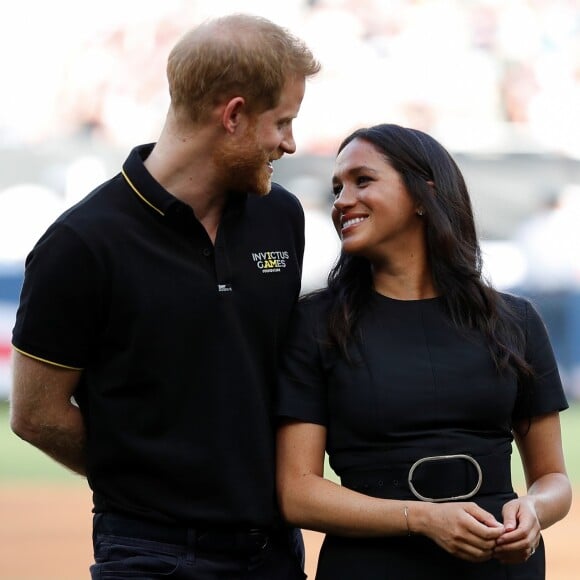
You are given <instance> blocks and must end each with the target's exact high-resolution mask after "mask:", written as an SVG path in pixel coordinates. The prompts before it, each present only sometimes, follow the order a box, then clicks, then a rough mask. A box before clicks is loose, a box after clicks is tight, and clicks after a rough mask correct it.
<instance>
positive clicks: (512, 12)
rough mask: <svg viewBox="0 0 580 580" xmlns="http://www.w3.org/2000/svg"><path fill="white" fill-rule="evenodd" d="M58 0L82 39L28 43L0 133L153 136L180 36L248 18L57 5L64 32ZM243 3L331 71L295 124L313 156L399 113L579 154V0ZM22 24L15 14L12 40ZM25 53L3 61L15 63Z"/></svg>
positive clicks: (423, 122) (180, 6) (202, 9)
mask: <svg viewBox="0 0 580 580" xmlns="http://www.w3.org/2000/svg"><path fill="white" fill-rule="evenodd" d="M59 4H61V5H63V6H62V7H63V8H67V19H66V22H69V21H71V22H72V23H73V24H74V30H75V32H74V34H73V32H72V31H71V27H67V28H64V29H63V31H62V34H59V29H58V27H56V28H55V27H46V26H44V22H43V19H42V14H41V15H40V16H41V18H40V19H39V21H38V23H37V24H36V25H34V24H32V33H33V35H31V36H35V37H37V38H38V37H39V36H40V38H39V40H40V43H35V44H34V45H33V46H32V47H29V46H28V43H26V42H23V41H22V40H21V39H20V41H19V45H20V46H21V50H20V51H19V52H20V56H25V55H26V54H29V55H30V56H29V57H28V58H29V60H30V62H29V63H28V64H29V65H32V67H30V66H28V67H21V66H16V65H14V67H13V69H12V72H13V74H14V75H17V74H18V75H19V76H20V77H21V78H20V79H19V82H18V83H17V84H14V85H11V84H10V83H9V84H8V85H7V86H8V87H9V88H8V90H7V91H6V92H5V94H4V96H3V97H2V96H0V115H1V117H0V136H2V133H3V134H4V136H5V137H10V138H11V139H13V140H21V141H26V142H31V141H35V140H36V141H38V140H41V139H46V138H51V137H53V136H54V135H61V134H75V133H80V134H84V135H87V136H90V137H92V138H96V139H101V140H104V141H106V142H108V143H111V144H114V145H118V144H121V145H126V144H129V143H130V144H133V143H134V142H135V141H140V140H147V139H148V138H152V136H154V135H156V132H157V130H158V128H159V126H160V123H161V121H162V119H163V116H164V115H165V111H166V106H167V90H166V86H165V83H164V67H165V61H166V57H167V54H168V51H169V48H170V46H171V44H172V43H173V41H174V40H175V38H176V36H177V35H178V34H180V33H181V32H182V31H183V30H185V28H187V27H189V26H191V25H192V24H195V23H196V22H197V21H201V20H202V19H204V18H206V17H207V16H213V15H215V14H216V13H220V12H229V11H235V10H240V5H239V3H236V2H233V1H225V0H222V1H214V0H212V1H207V0H205V1H202V0H197V1H194V0H167V1H166V2H162V3H161V2H159V3H150V5H149V6H145V5H144V4H143V3H142V2H136V1H133V0H119V1H117V2H114V1H112V0H103V2H100V3H99V4H98V6H97V7H96V8H95V9H91V8H90V7H86V6H85V7H83V6H80V7H79V6H78V5H79V4H82V3H73V2H68V1H66V0H55V1H54V2H53V3H50V6H52V8H46V7H45V8H41V9H42V10H45V11H47V17H48V15H49V14H50V15H51V16H52V22H51V24H54V25H55V26H56V25H57V22H55V20H58V19H55V16H54V14H55V12H56V9H57V8H58V5H59ZM19 5H20V8H17V9H16V10H17V12H16V13H17V15H18V14H19V15H20V16H21V18H22V20H23V25H24V20H25V19H26V20H28V19H27V12H28V11H29V8H30V7H31V6H33V5H34V6H36V5H38V6H40V7H42V6H44V4H41V3H40V2H38V0H36V1H34V0H23V1H22V2H21V3H19ZM243 9H244V10H248V11H254V12H257V13H261V14H263V15H264V16H267V17H269V18H272V19H274V20H276V21H279V22H280V23H281V24H284V25H286V26H288V27H289V28H291V29H292V30H294V31H295V32H297V33H298V34H299V35H301V36H302V37H304V38H305V39H306V40H307V42H308V43H309V45H310V46H311V47H312V48H313V49H314V51H315V53H316V54H317V56H318V57H319V58H320V60H321V61H322V63H323V65H324V70H323V73H322V75H321V76H320V78H318V79H317V80H316V81H315V84H316V90H312V91H310V93H309V94H308V96H307V99H306V100H305V103H304V106H303V110H302V112H301V115H300V118H299V120H298V123H297V131H298V133H299V134H298V137H299V144H300V146H301V147H302V152H303V153H328V152H334V149H335V146H336V142H337V140H338V139H339V138H340V137H341V136H343V135H344V134H346V133H347V132H349V131H350V130H351V128H352V127H354V126H359V125H367V124H370V123H375V122H378V121H383V120H385V119H396V120H397V122H398V123H400V124H404V125H405V124H406V125H409V126H413V127H416V128H422V129H425V130H427V131H430V132H432V133H435V134H437V135H438V136H440V137H442V138H444V141H445V143H446V144H447V146H449V147H451V148H452V149H456V150H457V149H461V150H473V149H482V148H483V149H486V150H492V149H494V148H505V147H512V148H513V147H517V146H518V145H519V144H520V143H524V144H528V146H532V145H537V146H540V147H546V148H549V149H550V150H557V151H559V152H564V153H566V154H569V155H572V156H575V157H578V158H580V107H578V102H580V1H579V0H287V1H286V2H283V3H277V2H266V1H260V0H248V1H247V2H244V5H243ZM48 10H51V12H50V13H49V12H48ZM96 10H98V13H97V12H96ZM97 14H98V17H97ZM29 22H30V21H29V20H28V22H26V27H29V26H30V24H29ZM14 24H15V23H14V22H12V23H11V19H10V18H8V19H6V18H5V19H4V25H3V27H4V28H5V29H6V30H5V31H4V32H6V33H7V35H8V36H7V38H8V39H10V36H11V34H12V35H14V34H17V33H16V32H14V31H13V30H11V29H12V28H14ZM35 26H36V27H37V29H36V30H35V29H34V27H35ZM44 37H46V41H45V42H42V41H43V38H44ZM4 42H6V43H8V42H9V40H6V39H5V40H4ZM16 46H18V45H16ZM13 47H14V43H12V47H10V48H11V49H12V52H6V53H5V56H4V57H0V58H4V59H6V60H7V61H12V59H13V57H14V52H13V51H14V48H13ZM27 49H28V51H29V52H28V51H27ZM34 64H36V65H37V70H34V68H33V67H34ZM38 65H40V66H38ZM38 69H40V70H38ZM43 69H47V70H43ZM38 75H40V80H41V81H42V87H40V86H39V84H38V81H39V76H38ZM23 83H24V85H26V83H30V86H31V87H36V89H37V90H36V92H34V91H31V93H30V97H31V98H28V99H16V98H13V97H10V96H9V95H10V93H12V92H13V91H22V85H23ZM39 88H42V90H38V89H39ZM6 93H8V94H6ZM1 99H4V101H7V100H9V99H11V102H10V105H11V106H10V108H7V107H6V106H2V100H1ZM33 101H34V107H32V108H31V106H30V105H31V103H32V102H33ZM19 107H22V111H20V110H19V109H18V108H19Z"/></svg>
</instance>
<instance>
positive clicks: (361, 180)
mask: <svg viewBox="0 0 580 580" xmlns="http://www.w3.org/2000/svg"><path fill="white" fill-rule="evenodd" d="M369 181H371V178H370V177H367V176H366V175H359V176H358V177H357V178H356V184H357V185H365V184H367V183H368V182H369Z"/></svg>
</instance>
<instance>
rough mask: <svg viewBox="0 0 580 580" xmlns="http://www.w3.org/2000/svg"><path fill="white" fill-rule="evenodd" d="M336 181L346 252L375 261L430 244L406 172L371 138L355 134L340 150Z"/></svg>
mask: <svg viewBox="0 0 580 580" xmlns="http://www.w3.org/2000/svg"><path fill="white" fill-rule="evenodd" d="M332 183H333V190H334V195H335V201H334V207H333V210H332V220H333V222H334V227H335V228H336V231H337V232H338V235H339V236H340V238H341V240H342V249H343V251H344V252H346V253H348V254H357V255H361V256H365V257H367V258H368V259H370V260H371V261H374V260H381V259H384V258H388V257H389V256H391V255H392V252H397V251H403V252H405V251H407V252H409V251H413V248H416V244H417V243H421V244H423V243H424V242H423V240H424V222H423V219H422V218H421V217H420V216H418V215H417V209H418V207H417V205H416V204H415V202H414V201H413V200H412V199H411V196H410V195H409V193H408V191H407V188H406V187H405V185H404V184H403V180H402V179H401V176H400V175H399V173H398V172H397V171H395V169H393V167H392V166H391V165H390V164H389V163H388V161H387V160H386V159H385V157H384V156H383V155H382V154H381V153H380V152H379V151H378V150H377V149H376V148H375V147H374V146H373V145H371V144H370V143H368V142H367V141H364V140H362V139H355V140H354V141H351V142H350V143H349V144H348V145H347V146H346V147H345V148H344V149H343V150H342V151H341V152H340V153H339V154H338V156H337V158H336V161H335V166H334V175H333V178H332Z"/></svg>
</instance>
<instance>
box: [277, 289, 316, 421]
mask: <svg viewBox="0 0 580 580" xmlns="http://www.w3.org/2000/svg"><path fill="white" fill-rule="evenodd" d="M321 320H322V317H321V316H320V311H319V307H318V305H317V304H316V303H315V302H312V301H309V300H301V301H300V302H299V303H298V304H297V306H296V308H295V310H294V314H293V317H292V321H291V324H290V330H289V334H288V340H287V342H286V345H285V348H284V351H283V353H282V357H281V364H280V372H279V381H278V398H277V413H278V416H279V417H285V418H291V419H299V420H301V421H305V422H307V423H316V424H319V425H326V423H327V410H326V409H327V404H326V389H327V386H326V377H325V373H324V369H323V364H322V357H321V348H322V340H321V336H322V332H321V328H322V327H321Z"/></svg>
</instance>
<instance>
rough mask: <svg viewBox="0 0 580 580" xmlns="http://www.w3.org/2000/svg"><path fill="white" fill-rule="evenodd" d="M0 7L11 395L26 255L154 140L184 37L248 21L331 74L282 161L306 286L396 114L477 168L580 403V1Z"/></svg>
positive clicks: (322, 270) (481, 222)
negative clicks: (345, 190)
mask: <svg viewBox="0 0 580 580" xmlns="http://www.w3.org/2000/svg"><path fill="white" fill-rule="evenodd" d="M1 1H2V7H3V8H5V10H4V11H3V17H2V19H1V20H0V70H1V71H2V77H3V88H2V91H0V400H6V399H7V398H8V397H9V365H10V336H11V330H12V325H13V322H14V315H15V310H16V305H17V301H18V295H19V291H20V285H21V282H22V272H23V265H24V259H25V257H26V254H27V253H28V251H29V250H30V248H31V247H32V245H33V243H34V242H35V240H36V239H37V238H38V237H39V236H40V235H41V234H42V232H43V231H44V229H45V228H46V226H47V225H48V224H49V223H50V222H51V221H52V220H53V219H54V218H55V217H56V216H57V215H58V214H59V213H60V212H62V211H63V210H64V209H65V208H67V207H68V206H70V205H71V204H73V203H74V202H76V201H77V200H78V199H79V198H81V197H82V196H83V195H85V194H86V193H88V191H89V190H90V189H91V188H92V187H93V186H95V185H97V184H98V183H100V182H101V181H102V180H104V179H106V178H107V177H108V176H110V175H113V174H114V173H117V172H118V171H119V169H120V165H121V163H122V162H123V160H124V159H125V157H126V155H127V153H128V151H129V149H130V148H131V147H133V146H134V145H135V144H137V143H143V142H148V141H153V140H155V138H156V136H157V134H158V131H159V129H160V127H161V124H162V122H163V120H164V116H165V113H166V108H167V104H168V97H167V86H166V82H165V62H166V58H167V55H168V52H169V50H170V48H171V46H172V45H173V43H174V42H175V40H176V38H177V37H178V36H179V35H180V34H181V33H182V32H184V31H185V30H186V29H188V28H189V27H191V26H193V25H195V24H196V23H198V22H200V21H202V20H203V19H205V18H207V17H210V16H215V15H218V14H225V13H229V12H235V11H246V12H252V13H256V14H260V15H263V16H266V17H268V18H271V19H272V20H274V21H276V22H278V23H280V24H282V25H283V26H286V27H288V28H290V29H291V30H293V31H294V32H296V33H297V34H298V35H300V36H301V37H303V38H304V39H305V40H306V41H307V42H308V44H309V45H310V46H311V47H312V49H313V50H314V52H315V54H316V55H317V56H318V58H319V59H320V60H321V61H322V64H323V67H324V68H323V71H322V73H321V74H320V76H319V77H318V78H316V79H315V80H312V81H310V83H309V87H308V90H307V93H306V97H305V100H304V103H303V106H302V110H301V113H300V116H299V118H298V119H297V121H296V123H295V137H296V141H297V145H298V152H297V154H295V155H294V156H291V157H288V158H285V159H283V160H281V161H279V162H278V163H277V164H276V166H275V179H276V180H277V181H279V182H280V183H282V184H284V185H286V186H287V187H288V188H289V189H291V190H292V191H294V192H295V193H296V194H297V195H298V197H299V198H300V199H301V201H302V203H303V205H304V208H305V211H306V217H307V230H306V235H307V250H306V256H305V267H304V280H303V287H304V290H310V289H312V288H314V287H317V286H320V285H322V284H324V279H325V276H326V273H327V272H328V269H329V268H330V266H331V265H332V263H333V262H334V259H335V257H336V255H337V251H338V240H337V238H336V236H335V233H334V231H333V230H332V228H331V224H330V219H329V211H330V200H331V198H330V172H331V168H332V163H333V156H334V153H335V150H336V147H337V145H338V143H339V142H340V140H341V139H342V137H344V136H345V135H346V134H348V133H349V132H350V131H351V130H353V129H354V128H357V127H359V126H367V125H370V124H375V123H381V122H393V123H398V124H402V125H407V126H412V127H415V128H418V129H422V130H425V131H427V132H429V133H431V134H432V135H433V136H435V137H436V138H437V139H439V140H440V141H441V142H442V143H443V144H444V145H445V146H446V147H447V148H448V149H449V150H450V151H451V152H452V153H453V154H454V156H455V158H456V159H457V161H458V163H459V165H460V167H461V168H462V170H463V172H464V174H465V177H466V180H467V183H468V186H469V188H470V191H471V193H472V198H473V202H474V208H475V213H476V219H477V224H478V228H479V232H480V236H481V238H482V241H483V249H484V254H485V256H484V257H485V270H486V273H487V275H488V276H489V278H490V279H491V280H492V282H493V283H494V284H495V285H496V286H497V287H498V288H499V289H502V290H507V291H514V292H517V293H520V294H523V295H526V296H529V297H531V298H532V299H533V300H534V301H535V303H536V304H537V306H538V308H539V310H540V312H541V313H542V315H543V317H544V320H545V321H546V324H547V327H548V331H549V333H550V336H551V338H552V341H553V344H554V348H555V350H556V356H557V358H558V363H559V365H560V369H561V372H562V376H563V378H564V381H565V387H566V391H567V394H568V396H569V398H570V401H571V402H573V403H575V407H577V406H578V404H580V403H578V402H577V401H578V399H580V257H579V256H580V227H579V224H580V0H285V1H284V2H272V1H271V0H245V1H244V2H239V1H235V0H164V1H163V2H149V3H146V2H138V1H137V0H101V1H100V2H99V3H84V2H73V1H72V0H52V2H43V1H42V0H20V1H19V2H17V3H16V2H10V3H8V2H7V1H5V0H1ZM4 407H5V405H4ZM574 416H575V417H576V418H577V417H578V414H577V413H576V414H575V415H574ZM2 427H3V428H4V429H5V430H4V431H3V432H2V433H0V440H1V439H2V438H5V437H11V435H10V434H9V433H8V432H7V431H8V429H7V424H6V422H4V423H2ZM567 442H568V443H571V442H572V440H571V439H567ZM0 444H1V441H0ZM576 445H577V443H576ZM17 449H19V450H20V451H18V454H20V453H22V451H21V450H22V448H21V447H17ZM576 449H577V448H576V447H572V445H568V449H567V453H570V454H571V455H574V457H575V458H576V459H575V461H576V460H578V452H577V450H576ZM32 452H33V453H37V452H35V451H34V450H32ZM2 461H3V460H1V459H0V462H2ZM7 465H8V464H7V463H6V462H4V468H2V469H0V486H2V488H3V489H6V488H5V486H6V485H8V484H9V483H10V482H11V481H12V479H11V476H10V473H9V472H10V468H9V467H7ZM55 468H56V469H60V468H58V466H55ZM42 472H44V468H43V469H42V470H40V472H38V473H36V472H34V473H32V474H31V478H36V480H37V481H39V482H41V483H42V482H43V481H44V480H43V476H42ZM0 519H2V516H1V515H0ZM5 521H6V520H5ZM0 534H1V530H0ZM0 549H1V547H0ZM1 569H2V565H1V564H0V576H2V574H1ZM39 577H41V576H39ZM569 577H570V578H572V577H573V576H569ZM562 578H564V576H562Z"/></svg>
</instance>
